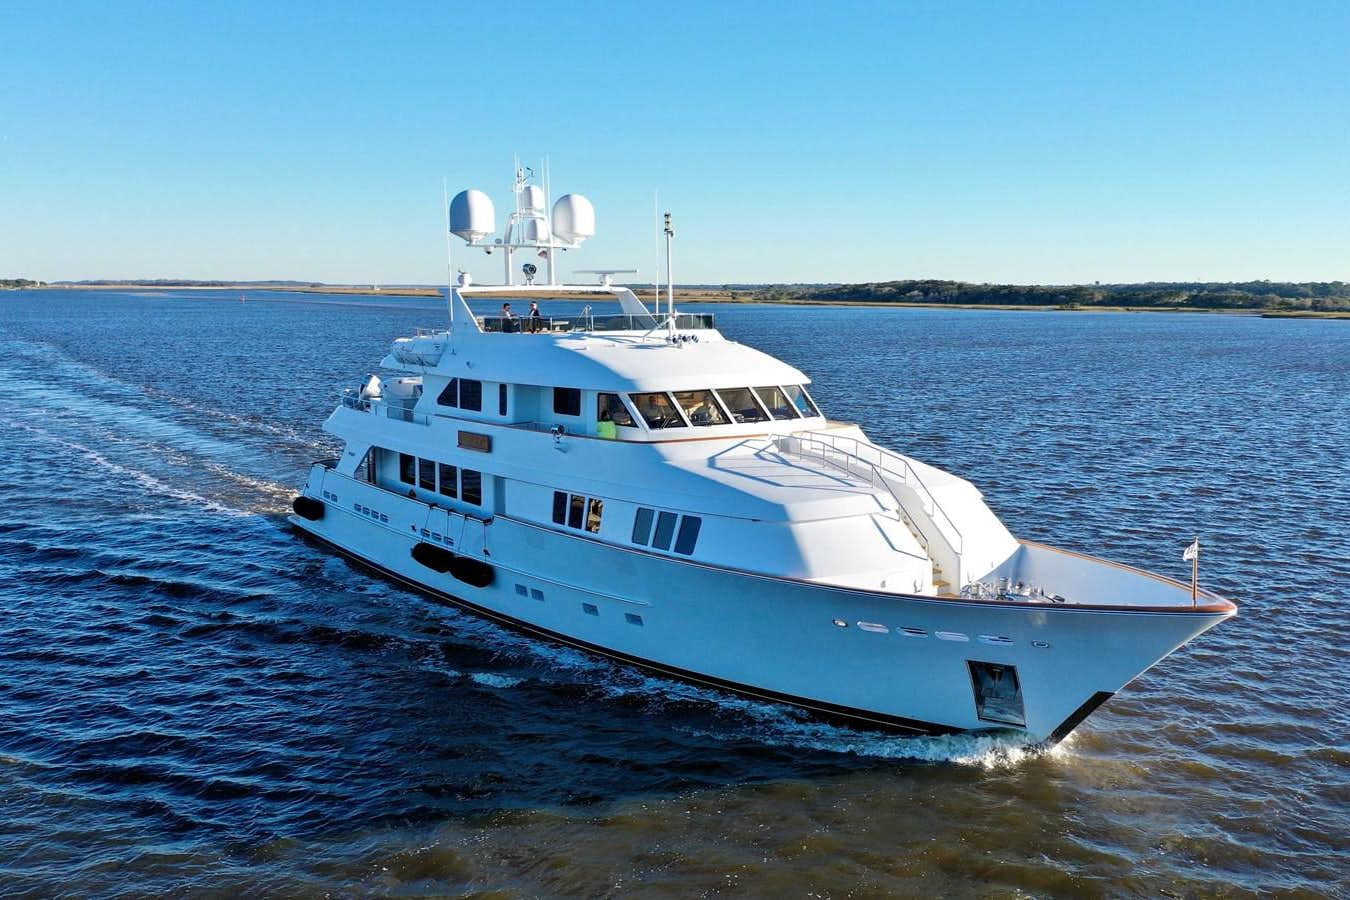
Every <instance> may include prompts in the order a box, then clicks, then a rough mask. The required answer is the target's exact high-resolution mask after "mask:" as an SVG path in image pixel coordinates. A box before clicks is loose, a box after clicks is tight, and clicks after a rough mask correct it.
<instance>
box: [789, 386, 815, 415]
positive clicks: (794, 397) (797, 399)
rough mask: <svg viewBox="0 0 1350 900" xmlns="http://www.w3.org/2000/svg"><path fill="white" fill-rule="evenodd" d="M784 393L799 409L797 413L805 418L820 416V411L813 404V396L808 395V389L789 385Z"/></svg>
mask: <svg viewBox="0 0 1350 900" xmlns="http://www.w3.org/2000/svg"><path fill="white" fill-rule="evenodd" d="M783 392H784V393H785V394H787V396H788V399H789V400H791V401H792V405H793V406H795V407H797V412H799V413H801V414H802V415H803V416H805V417H807V418H810V417H811V416H818V415H820V410H819V409H817V408H816V405H815V404H814V403H812V402H811V395H810V394H808V393H806V388H804V387H802V386H801V385H799V384H789V385H787V386H786V387H784V388H783Z"/></svg>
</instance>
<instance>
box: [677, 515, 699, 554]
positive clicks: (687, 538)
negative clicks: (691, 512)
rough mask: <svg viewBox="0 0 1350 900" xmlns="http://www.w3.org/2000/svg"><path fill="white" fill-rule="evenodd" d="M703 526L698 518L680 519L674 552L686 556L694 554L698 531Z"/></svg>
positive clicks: (687, 517) (686, 517)
mask: <svg viewBox="0 0 1350 900" xmlns="http://www.w3.org/2000/svg"><path fill="white" fill-rule="evenodd" d="M702 526H703V520H702V519H700V518H699V517H698V516H685V517H684V518H682V519H680V533H679V535H678V536H677V537H676V538H675V552H676V553H683V554H684V555H685V556H688V555H689V554H690V553H693V552H694V545H695V544H697V543H698V530H699V528H701V527H702Z"/></svg>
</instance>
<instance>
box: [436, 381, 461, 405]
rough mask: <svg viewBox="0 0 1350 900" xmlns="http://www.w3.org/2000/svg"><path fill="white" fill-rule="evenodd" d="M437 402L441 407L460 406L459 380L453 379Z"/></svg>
mask: <svg viewBox="0 0 1350 900" xmlns="http://www.w3.org/2000/svg"><path fill="white" fill-rule="evenodd" d="M436 402H437V403H439V404H440V405H441V406H459V379H458V378H451V379H450V383H449V384H447V385H446V386H445V388H444V389H443V390H442V391H441V394H440V396H439V397H437V398H436Z"/></svg>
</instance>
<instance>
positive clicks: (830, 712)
mask: <svg viewBox="0 0 1350 900" xmlns="http://www.w3.org/2000/svg"><path fill="white" fill-rule="evenodd" d="M304 493H305V495H306V496H308V497H310V498H314V499H316V500H320V501H322V502H323V514H322V516H321V517H320V518H318V519H316V520H310V519H308V518H302V517H300V516H292V517H291V522H292V523H293V524H294V525H296V526H297V527H299V528H301V529H303V530H304V531H306V532H308V533H310V534H312V535H314V536H315V537H318V538H321V539H322V540H324V541H326V542H328V543H329V544H332V545H333V546H334V547H336V548H338V549H340V550H341V551H343V552H344V553H346V554H349V555H351V556H353V557H355V558H357V559H360V560H363V561H365V562H367V563H369V564H371V565H372V566H374V567H377V568H378V569H380V570H382V571H384V572H386V573H388V574H390V575H392V576H394V577H397V578H398V579H400V580H402V581H405V582H407V583H409V584H411V585H414V586H417V587H419V588H422V589H425V590H427V591H430V592H433V593H435V594H436V595H439V596H441V597H443V598H446V599H449V600H452V601H454V602H457V603H459V604H461V605H463V606H466V607H468V608H471V609H473V610H476V611H478V612H480V613H482V614H485V615H488V616H491V617H493V618H496V619H499V620H501V621H505V622H509V623H512V624H515V625H518V626H521V627H524V628H526V629H529V630H532V631H535V632H538V633H541V634H545V635H548V636H551V637H554V638H557V639H559V640H562V641H566V642H568V643H571V644H574V645H577V646H581V647H585V648H587V649H591V650H595V651H598V652H601V653H604V654H607V655H610V656H612V657H615V658H618V659H622V660H625V661H629V662H634V663H637V664H641V665H645V666H649V667H652V668H655V669H658V670H660V671H663V672H666V673H668V674H672V675H675V676H678V677H682V678H686V679H689V680H694V681H698V682H701V683H706V684H712V685H716V686H719V687H724V688H728V689H731V690H735V691H738V692H741V693H745V694H748V695H752V696H757V697H761V698H765V699H769V700H775V701H782V702H788V703H793V704H795V705H798V706H801V707H805V708H807V709H810V710H813V711H814V712H816V713H818V714H822V715H825V716H830V717H842V718H846V719H849V720H852V721H856V722H858V723H862V724H872V725H880V726H887V727H892V728H896V729H901V730H910V731H915V732H926V733H934V732H939V733H940V732H948V731H964V730H987V729H994V728H1014V729H1016V730H1019V731H1025V732H1026V733H1027V734H1028V735H1029V736H1031V737H1032V738H1033V739H1036V740H1046V741H1057V740H1060V739H1062V738H1063V737H1064V736H1065V735H1066V734H1067V733H1068V732H1069V731H1070V730H1072V728H1073V727H1075V726H1076V725H1077V724H1078V723H1079V722H1080V721H1081V720H1082V718H1083V717H1084V716H1086V715H1087V714H1088V713H1090V712H1091V711H1092V709H1095V708H1096V706H1098V705H1099V704H1100V703H1101V702H1102V701H1103V700H1105V699H1106V698H1108V697H1109V696H1111V695H1112V694H1114V693H1115V692H1116V691H1118V690H1119V689H1120V688H1121V687H1123V686H1124V685H1125V684H1126V683H1127V682H1129V681H1130V680H1131V679H1133V678H1135V677H1136V676H1138V675H1139V674H1140V673H1141V672H1143V671H1144V670H1145V669H1147V668H1149V667H1150V666H1151V665H1153V664H1154V663H1155V662H1157V661H1158V660H1160V659H1161V658H1163V657H1164V656H1166V655H1167V654H1168V653H1170V652H1171V651H1172V650H1174V649H1176V648H1177V647H1178V646H1180V645H1181V644H1183V643H1185V642H1186V641H1188V640H1190V639H1191V638H1193V637H1195V636H1196V635H1198V634H1199V633H1201V632H1203V631H1205V630H1207V629H1208V628H1210V627H1212V626H1214V625H1216V624H1218V623H1219V622H1220V621H1222V620H1224V619H1226V618H1228V617H1229V616H1230V615H1232V612H1233V610H1232V608H1231V605H1227V606H1208V607H1205V606H1202V607H1198V608H1194V609H1192V608H1186V607H1180V606H1174V607H1170V608H1146V607H1136V608H1129V607H1123V606H1120V607H1093V606H1087V605H1059V604H1041V603H1016V602H1004V601H980V600H961V599H956V598H945V597H944V598H937V597H932V596H911V595H903V594H895V593H885V592H880V591H871V590H864V589H853V588H847V587H839V586H831V585H824V584H818V583H812V582H806V581H800V580H794V579H790V578H781V577H773V576H768V575H759V574H754V573H750V572H742V571H736V570H731V569H727V568H720V567H713V566H709V565H703V564H699V563H697V562H693V561H690V560H684V559H677V558H673V557H669V556H662V555H658V554H653V553H648V552H644V551H642V550H640V549H630V548H626V547H621V546H614V545H612V544H607V543H604V542H601V541H598V540H595V539H592V538H588V537H586V536H583V535H580V534H574V533H568V532H563V531H558V530H555V529H550V528H547V527H543V526H540V525H536V524H533V523H530V522H526V521H523V520H519V519H515V518H512V517H509V516H505V515H498V516H495V517H494V518H492V519H490V520H488V521H486V522H482V521H480V520H478V519H474V518H469V517H466V516H463V515H460V514H458V513H454V512H449V511H447V510H444V509H440V508H438V507H435V506H431V505H428V504H425V503H423V502H420V501H418V500H415V499H410V498H406V497H402V496H399V495H397V494H394V493H392V492H390V491H387V490H384V489H381V488H379V487H377V486H375V485H371V484H368V483H365V482H363V481H358V480H356V479H353V478H351V477H348V476H346V475H343V474H340V473H339V472H337V471H334V470H333V469H330V468H327V467H326V466H323V465H316V466H315V467H314V469H313V470H312V472H311V474H310V479H309V483H308V485H307V487H306V489H305V492H304ZM362 510H365V511H364V512H363V511H362ZM372 510H373V511H374V513H373V515H372V512H371V511H372ZM386 520H387V521H386ZM431 534H435V535H436V536H437V539H438V540H440V541H441V542H442V543H445V542H446V541H449V540H453V542H454V553H455V554H457V555H461V556H465V557H469V558H472V559H477V560H481V561H483V562H486V563H488V564H490V565H491V566H492V567H493V570H494V576H495V577H494V579H493V581H492V583H491V584H489V585H488V586H486V587H474V586H472V585H471V584H468V583H465V582H464V581H462V580H460V579H458V578H456V577H455V576H454V575H452V574H450V573H448V572H446V573H443V572H437V571H434V570H433V569H432V568H429V567H428V566H426V565H424V564H423V563H420V562H418V561H416V560H415V559H414V558H413V556H412V549H413V547H414V546H415V545H417V544H418V543H419V542H425V541H426V540H427V538H428V536H429V535H431ZM840 623H842V625H841V624H840ZM972 662H974V663H976V664H979V663H989V664H996V665H998V666H1005V667H1006V666H1011V667H1014V669H1015V678H1016V683H1017V686H1018V688H1020V697H1019V698H1018V699H1019V700H1020V704H1019V705H1020V707H1021V709H1020V712H1021V715H1020V719H1021V721H1020V722H1017V721H1016V719H1017V718H1019V717H1018V716H1016V715H1013V716H1005V715H999V714H994V715H992V716H991V715H990V712H991V710H990V709H989V708H986V709H985V713H986V715H985V717H984V718H981V716H980V715H979V710H978V709H977V697H976V688H975V686H974V683H973V675H972V666H971V663H972Z"/></svg>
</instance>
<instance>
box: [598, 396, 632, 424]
mask: <svg viewBox="0 0 1350 900" xmlns="http://www.w3.org/2000/svg"><path fill="white" fill-rule="evenodd" d="M595 420H596V421H597V422H613V423H614V424H615V425H624V426H627V427H629V428H633V427H636V426H637V423H636V422H634V421H633V417H632V416H631V415H629V413H628V408H627V407H626V406H624V405H623V401H622V400H620V399H619V395H618V394H597V395H596V397H595Z"/></svg>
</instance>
